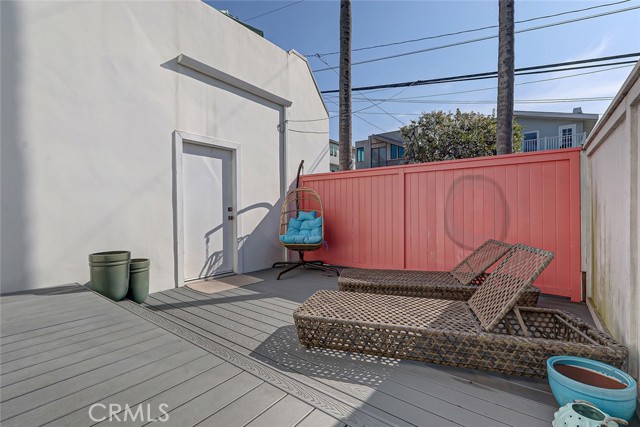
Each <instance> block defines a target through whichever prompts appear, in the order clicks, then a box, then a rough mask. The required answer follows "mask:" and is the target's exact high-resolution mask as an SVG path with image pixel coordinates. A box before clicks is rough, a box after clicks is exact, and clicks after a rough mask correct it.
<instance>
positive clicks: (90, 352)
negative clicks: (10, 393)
mask: <svg viewBox="0 0 640 427" xmlns="http://www.w3.org/2000/svg"><path fill="white" fill-rule="evenodd" d="M145 328H148V326H147V325H145ZM132 331H133V332H135V329H132V330H129V333H128V334H125V333H122V334H119V338H118V339H116V340H115V341H110V342H107V343H105V344H102V345H97V346H94V347H90V348H87V349H85V350H82V351H77V352H75V353H73V354H69V355H66V356H62V357H57V358H54V359H50V360H47V361H44V362H42V363H38V364H35V365H28V366H24V367H22V368H20V369H16V370H13V371H10V372H4V367H3V366H0V368H1V369H2V370H3V372H2V376H0V384H1V385H2V387H3V388H4V387H6V386H9V385H11V384H14V383H17V382H20V381H26V380H28V379H30V378H33V377H36V376H38V375H42V374H46V373H51V372H54V371H57V370H59V369H65V368H66V367H69V366H72V367H78V368H81V367H82V366H83V365H82V363H90V361H91V360H93V359H95V358H98V357H102V356H104V355H106V354H109V353H110V352H115V351H118V350H120V349H126V348H129V347H132V346H137V345H138V344H139V343H140V342H143V341H146V340H149V339H153V338H156V337H158V336H160V335H162V332H161V331H158V330H157V329H154V328H149V329H145V330H143V328H142V327H141V328H140V329H139V331H140V332H137V333H136V335H131V332H132Z"/></svg>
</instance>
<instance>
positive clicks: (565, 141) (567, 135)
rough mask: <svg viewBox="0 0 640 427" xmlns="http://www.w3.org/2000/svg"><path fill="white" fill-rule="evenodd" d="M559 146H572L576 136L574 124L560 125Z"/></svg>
mask: <svg viewBox="0 0 640 427" xmlns="http://www.w3.org/2000/svg"><path fill="white" fill-rule="evenodd" d="M558 129H559V130H560V148H568V147H573V146H574V145H575V144H574V138H575V136H576V125H566V126H560V127H559V128H558Z"/></svg>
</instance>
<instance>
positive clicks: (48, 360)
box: [4, 325, 153, 374]
mask: <svg viewBox="0 0 640 427" xmlns="http://www.w3.org/2000/svg"><path fill="white" fill-rule="evenodd" d="M141 326H142V325H141ZM152 329H153V328H149V329H143V330H142V331H140V332H141V333H142V332H147V331H150V330H152ZM125 330H126V328H125V329H121V330H118V331H116V332H122V331H125ZM119 339H121V338H116V339H113V340H110V341H106V342H104V343H102V344H100V345H97V346H95V347H101V346H103V345H106V344H111V343H112V342H114V341H117V340H119ZM87 341H89V340H84V341H81V342H87ZM60 348H64V347H58V348H57V349H54V350H58V349H60ZM91 348H93V347H90V348H85V349H82V350H79V351H85V350H89V349H91ZM50 351H53V350H50ZM44 353H46V351H44V352H42V353H37V354H33V356H37V355H38V354H44ZM66 356H68V354H63V355H62V356H58V357H54V358H52V359H47V360H43V361H42V362H38V363H34V364H32V365H28V366H25V367H22V368H20V369H14V370H13V371H8V372H4V374H8V373H12V372H17V371H20V370H22V369H26V368H31V367H33V366H38V365H41V364H43V363H47V362H50V361H52V360H58V359H60V358H63V357H66ZM18 360H20V359H15V360H11V361H9V362H6V363H12V362H16V361H18Z"/></svg>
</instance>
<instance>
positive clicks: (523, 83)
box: [287, 61, 635, 123]
mask: <svg viewBox="0 0 640 427" xmlns="http://www.w3.org/2000/svg"><path fill="white" fill-rule="evenodd" d="M633 63H634V64H635V61H633ZM629 66H630V64H625V65H620V66H616V67H611V68H607V69H604V70H595V71H588V72H585V73H575V74H570V75H568V76H558V77H551V78H548V79H539V80H532V81H528V82H522V83H516V86H521V85H528V84H535V83H541V82H547V81H553V80H561V79H568V78H574V77H579V76H583V75H588V74H595V73H603V72H606V71H612V70H617V69H620V68H628V67H629ZM548 72H549V73H552V72H556V71H555V70H548ZM443 83H446V82H443ZM408 88H409V87H406V88H405V89H403V90H406V89H408ZM495 89H497V87H496V86H493V87H486V88H480V89H471V90H464V91H457V92H446V93H439V94H432V95H423V96H418V97H410V98H399V99H397V100H394V102H396V101H397V102H401V101H402V100H406V99H421V98H432V97H438V96H446V95H457V94H461V93H471V92H480V91H486V90H495ZM383 90H388V89H383ZM398 94H399V93H398ZM398 94H396V95H394V96H397V95H398ZM329 96H335V95H334V94H329ZM394 96H392V97H390V98H384V99H377V98H373V99H371V101H379V102H381V103H383V102H388V101H389V100H390V99H393V98H394ZM325 98H326V100H327V101H329V102H332V103H333V104H335V105H338V104H337V103H336V102H334V101H333V100H332V99H330V98H328V95H325ZM371 101H366V102H371ZM362 102H365V100H363V101H362ZM572 102H575V101H572ZM436 103H437V102H434V104H436ZM370 108H372V106H368V107H364V108H361V109H358V110H356V111H353V112H352V114H354V113H362V112H363V111H365V110H368V109H370ZM332 113H333V114H335V112H330V114H332ZM362 114H371V112H369V113H362ZM376 114H378V113H376ZM380 114H383V113H380ZM391 114H395V115H400V116H401V115H407V114H404V113H397V114H396V113H391ZM412 114H413V113H412ZM337 117H338V116H337V115H335V116H329V117H322V118H318V119H306V120H292V119H290V120H287V121H288V122H300V123H302V122H318V121H322V120H331V119H335V118H337Z"/></svg>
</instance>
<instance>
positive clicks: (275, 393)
mask: <svg viewBox="0 0 640 427" xmlns="http://www.w3.org/2000/svg"><path fill="white" fill-rule="evenodd" d="M285 396H287V393H285V392H283V391H281V390H278V389H277V388H276V387H274V386H272V385H271V384H268V383H262V384H260V385H259V386H258V387H256V388H254V389H253V390H251V391H249V392H248V393H247V394H245V395H243V396H241V397H240V398H238V399H237V400H235V401H233V402H232V403H230V404H229V405H227V406H225V407H224V408H222V409H220V410H219V411H218V412H216V413H214V414H213V415H211V416H210V417H208V418H206V419H205V420H203V421H202V422H201V423H200V424H198V426H199V427H218V426H228V427H243V426H245V425H247V423H249V422H250V421H251V420H253V419H255V418H256V417H257V416H259V415H260V414H262V413H263V412H265V411H266V410H268V409H269V408H270V407H272V406H273V405H275V404H276V403H277V402H278V401H280V400H282V399H283V398H284V397H285ZM278 421H279V422H280V420H278ZM278 425H279V426H282V427H285V426H284V425H283V424H280V423H279V424H278Z"/></svg>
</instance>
